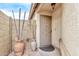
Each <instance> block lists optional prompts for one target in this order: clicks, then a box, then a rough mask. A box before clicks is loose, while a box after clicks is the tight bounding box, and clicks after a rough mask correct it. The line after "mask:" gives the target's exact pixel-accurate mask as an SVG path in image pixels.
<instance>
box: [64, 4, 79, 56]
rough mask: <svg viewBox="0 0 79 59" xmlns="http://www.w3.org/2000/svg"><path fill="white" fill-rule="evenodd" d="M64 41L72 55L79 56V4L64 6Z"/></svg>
mask: <svg viewBox="0 0 79 59" xmlns="http://www.w3.org/2000/svg"><path fill="white" fill-rule="evenodd" d="M62 8H63V9H62V10H63V11H62V12H63V13H62V39H63V42H64V44H65V46H66V48H67V49H68V51H69V53H70V54H71V55H79V4H63V5H62Z"/></svg>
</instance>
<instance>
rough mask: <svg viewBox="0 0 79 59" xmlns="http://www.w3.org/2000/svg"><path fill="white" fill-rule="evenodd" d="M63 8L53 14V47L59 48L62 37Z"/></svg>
mask: <svg viewBox="0 0 79 59" xmlns="http://www.w3.org/2000/svg"><path fill="white" fill-rule="evenodd" d="M61 12H62V11H61V6H60V7H59V8H58V9H57V10H56V11H54V12H52V34H51V35H52V45H54V46H55V47H58V48H59V39H60V37H61V16H62V15H61Z"/></svg>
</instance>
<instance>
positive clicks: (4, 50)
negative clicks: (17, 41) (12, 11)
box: [0, 11, 11, 55]
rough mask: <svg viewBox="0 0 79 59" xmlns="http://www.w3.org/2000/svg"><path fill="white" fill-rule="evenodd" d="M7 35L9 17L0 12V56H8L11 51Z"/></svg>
mask: <svg viewBox="0 0 79 59" xmlns="http://www.w3.org/2000/svg"><path fill="white" fill-rule="evenodd" d="M9 34H10V32H9V17H8V16H7V15H5V14H4V13H3V12H1V11H0V55H8V54H9V53H10V51H11V39H10V38H9Z"/></svg>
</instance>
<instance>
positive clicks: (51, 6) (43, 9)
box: [29, 3, 61, 20]
mask: <svg viewBox="0 0 79 59" xmlns="http://www.w3.org/2000/svg"><path fill="white" fill-rule="evenodd" d="M60 5H61V4H60V3H33V4H32V5H31V9H30V13H29V20H30V19H32V17H33V15H34V13H35V12H37V13H39V14H41V15H47V16H52V13H53V12H54V11H55V10H57V8H59V6H60Z"/></svg>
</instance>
